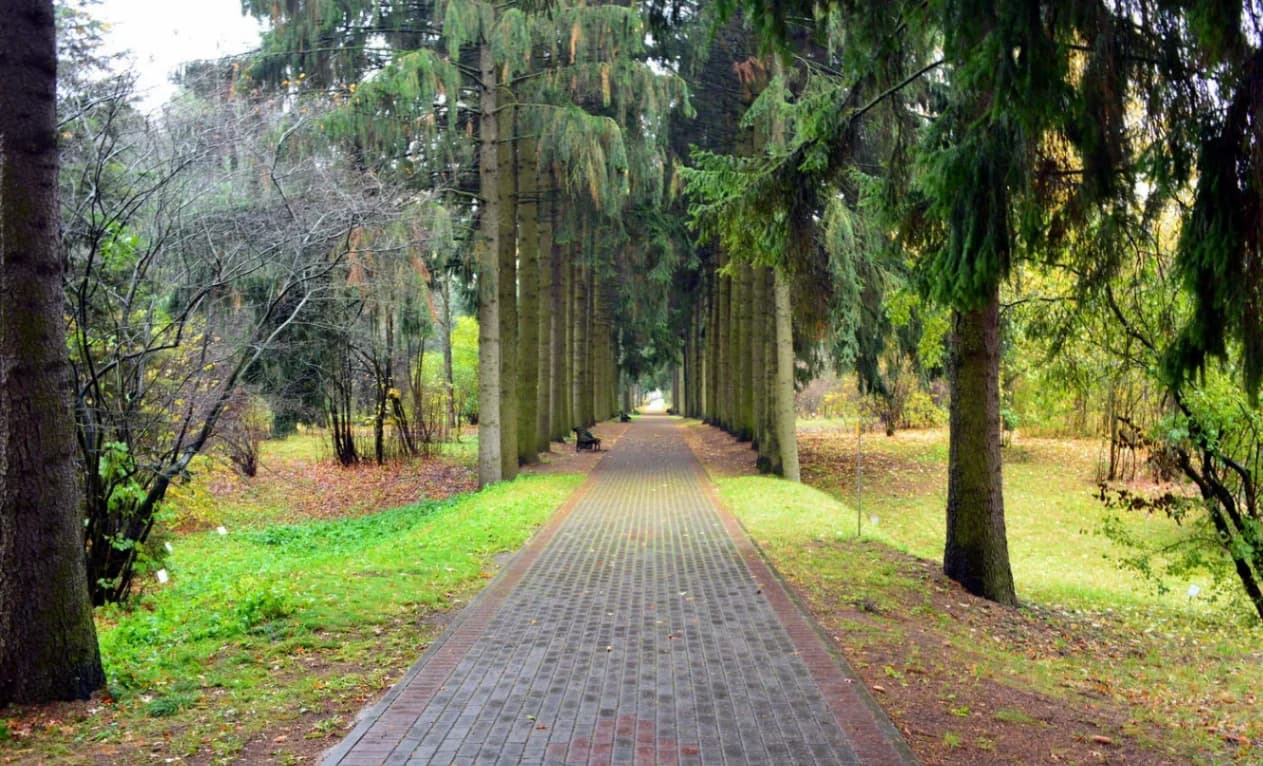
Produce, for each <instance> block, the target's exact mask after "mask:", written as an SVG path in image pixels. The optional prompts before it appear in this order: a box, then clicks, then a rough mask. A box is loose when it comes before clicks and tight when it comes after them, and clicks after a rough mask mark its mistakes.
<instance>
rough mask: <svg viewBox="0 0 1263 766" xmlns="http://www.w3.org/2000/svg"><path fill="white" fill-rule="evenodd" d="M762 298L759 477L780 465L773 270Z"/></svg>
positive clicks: (766, 278) (769, 271)
mask: <svg viewBox="0 0 1263 766" xmlns="http://www.w3.org/2000/svg"><path fill="white" fill-rule="evenodd" d="M763 295H764V297H765V299H766V301H767V303H766V308H765V310H764V311H763V312H762V317H761V319H762V324H763V360H764V365H763V381H762V385H763V398H764V405H763V425H762V428H763V436H762V438H760V439H759V456H758V458H757V459H756V461H755V465H756V466H757V468H758V469H759V473H775V467H776V466H777V465H778V464H779V463H780V454H781V445H780V439H779V437H778V434H777V431H776V383H777V375H776V305H775V301H776V297H775V296H776V286H775V276H774V275H773V270H772V269H765V270H764V273H763Z"/></svg>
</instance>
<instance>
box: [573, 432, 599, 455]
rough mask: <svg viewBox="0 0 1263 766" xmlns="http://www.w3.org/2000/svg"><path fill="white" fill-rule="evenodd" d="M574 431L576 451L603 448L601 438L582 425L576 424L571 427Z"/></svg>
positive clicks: (594, 450) (596, 450)
mask: <svg viewBox="0 0 1263 766" xmlns="http://www.w3.org/2000/svg"><path fill="white" fill-rule="evenodd" d="M570 430H571V431H574V451H575V452H578V451H579V450H585V449H588V450H592V451H593V452H599V451H600V450H601V440H600V439H598V438H597V437H595V436H593V435H592V432H591V431H589V430H588V429H586V428H583V427H581V426H575V427H574V428H572V429H570Z"/></svg>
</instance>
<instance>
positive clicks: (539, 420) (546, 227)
mask: <svg viewBox="0 0 1263 766" xmlns="http://www.w3.org/2000/svg"><path fill="white" fill-rule="evenodd" d="M535 170H536V177H535V189H536V194H538V195H539V199H538V200H537V202H536V211H537V213H538V215H539V265H538V272H539V297H538V300H537V302H536V303H537V305H538V306H539V322H538V323H537V329H536V333H537V335H536V338H537V341H538V343H537V345H538V346H539V354H538V355H537V357H536V367H537V370H536V372H537V378H536V381H535V387H536V421H535V450H536V451H537V452H547V451H548V448H549V443H550V442H551V441H552V434H553V422H552V416H553V400H552V397H553V340H552V332H553V329H552V328H553V267H552V263H553V213H552V194H548V193H547V192H545V191H544V177H543V176H542V174H541V173H540V168H539V167H538V162H537V163H536V169H535ZM545 195H547V196H545Z"/></svg>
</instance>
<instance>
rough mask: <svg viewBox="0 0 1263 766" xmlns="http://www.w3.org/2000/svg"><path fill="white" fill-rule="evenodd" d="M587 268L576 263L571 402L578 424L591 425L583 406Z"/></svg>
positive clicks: (586, 352) (571, 351)
mask: <svg viewBox="0 0 1263 766" xmlns="http://www.w3.org/2000/svg"><path fill="white" fill-rule="evenodd" d="M586 271H587V269H585V268H583V267H582V266H580V265H578V264H575V267H574V294H573V296H572V299H571V300H572V304H571V309H570V313H571V317H572V319H571V322H572V325H571V329H572V332H573V333H574V334H573V337H572V338H571V349H570V359H571V370H570V382H571V386H570V389H571V394H570V403H571V405H572V406H573V407H574V410H573V416H572V418H571V419H572V420H573V421H574V425H576V426H589V425H591V423H589V422H588V421H587V420H586V417H587V409H586V408H585V407H584V406H583V403H584V394H585V393H587V386H586V385H585V378H587V375H588V370H587V358H588V333H587V329H588V294H587V278H586V276H585V274H584V272H586Z"/></svg>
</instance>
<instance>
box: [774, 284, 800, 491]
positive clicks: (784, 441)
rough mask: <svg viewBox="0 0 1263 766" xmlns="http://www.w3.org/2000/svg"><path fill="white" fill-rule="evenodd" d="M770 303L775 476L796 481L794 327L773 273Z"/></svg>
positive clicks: (786, 292)
mask: <svg viewBox="0 0 1263 766" xmlns="http://www.w3.org/2000/svg"><path fill="white" fill-rule="evenodd" d="M772 292H773V301H774V303H775V309H776V406H775V412H776V446H777V449H778V450H779V454H778V458H779V459H778V460H777V465H776V466H775V467H774V470H775V472H776V473H779V474H780V475H781V476H784V477H785V478H786V479H789V480H791V481H799V480H800V476H799V471H798V433H797V430H796V425H797V423H796V415H797V413H796V412H795V409H794V325H793V307H792V306H791V305H790V298H789V281H788V280H787V279H786V278H785V276H784V275H783V274H782V273H781V270H780V269H776V270H775V283H774V285H773V290H772Z"/></svg>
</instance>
